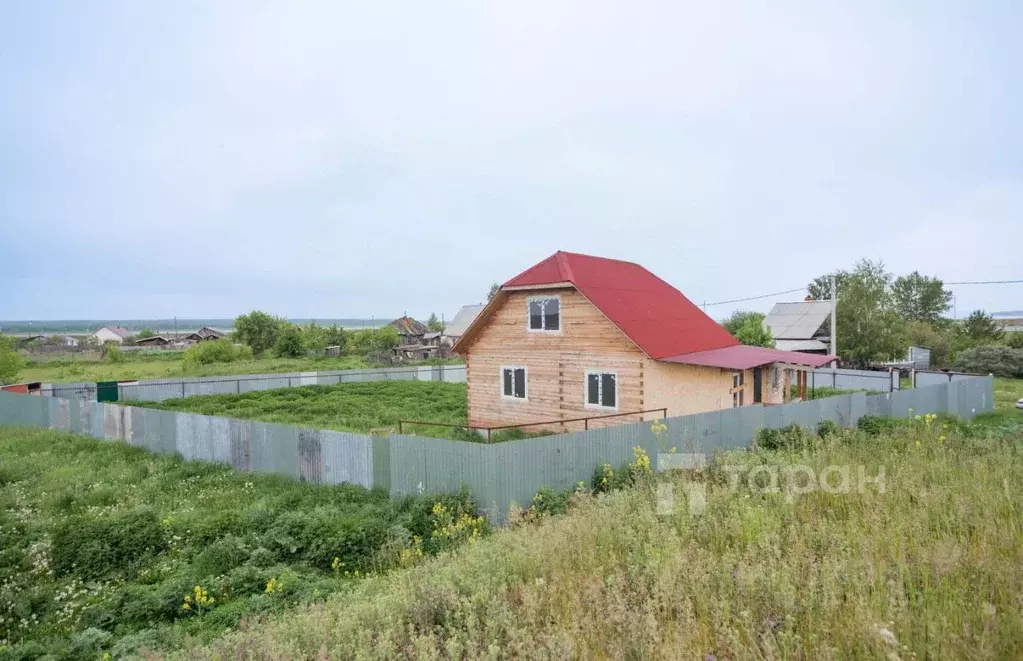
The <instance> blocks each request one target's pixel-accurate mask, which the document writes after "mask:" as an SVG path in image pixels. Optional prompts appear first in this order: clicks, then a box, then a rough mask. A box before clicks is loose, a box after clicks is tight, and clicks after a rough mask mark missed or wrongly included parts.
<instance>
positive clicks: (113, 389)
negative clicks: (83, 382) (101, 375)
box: [96, 381, 117, 402]
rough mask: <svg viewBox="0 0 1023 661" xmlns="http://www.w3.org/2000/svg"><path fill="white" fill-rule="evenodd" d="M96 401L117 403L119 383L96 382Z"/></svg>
mask: <svg viewBox="0 0 1023 661" xmlns="http://www.w3.org/2000/svg"><path fill="white" fill-rule="evenodd" d="M96 401H97V402H116V401H117V381H97V382H96Z"/></svg>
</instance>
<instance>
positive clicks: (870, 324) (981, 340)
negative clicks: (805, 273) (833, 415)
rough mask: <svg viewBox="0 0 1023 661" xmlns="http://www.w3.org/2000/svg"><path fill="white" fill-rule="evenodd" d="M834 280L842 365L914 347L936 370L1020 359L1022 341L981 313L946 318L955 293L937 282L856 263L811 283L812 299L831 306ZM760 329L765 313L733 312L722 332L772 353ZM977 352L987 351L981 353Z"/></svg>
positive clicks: (896, 354) (898, 355) (767, 333)
mask: <svg viewBox="0 0 1023 661" xmlns="http://www.w3.org/2000/svg"><path fill="white" fill-rule="evenodd" d="M832 278H834V279H835V283H836V285H837V290H838V301H837V310H838V312H837V315H836V325H837V331H838V355H839V356H840V357H841V358H842V361H843V364H846V365H851V366H857V367H864V366H867V365H869V364H871V363H877V362H883V361H890V360H900V359H903V358H904V357H905V356H906V353H907V351H908V349H909V346H910V345H911V344H915V345H922V346H926V347H928V348H930V349H931V365H932V366H934V367H940V368H950V367H958V368H960V369H964V370H966V371H996V370H991V369H985V368H986V367H990V362H991V361H990V360H985V361H983V363H981V362H980V361H978V356H979V355H980V354H984V355H994V354H991V350H990V349H989V348H991V347H995V348H999V347H1000V348H1002V349H1006V350H1008V351H1009V352H1010V354H1011V352H1014V351H1023V333H1004V332H1002V330H1001V329H1000V328H999V326H998V323H997V322H996V321H995V320H994V318H992V317H991V315H989V314H987V313H986V312H984V311H983V310H974V311H973V312H971V313H970V315H969V316H968V317H966V318H965V319H952V318H950V317H949V316H948V313H949V311H950V310H951V308H952V291H951V290H950V289H947V288H946V287H945V285H944V283H943V282H942V280H941V279H940V278H936V277H930V276H925V275H921V274H920V273H919V272H918V271H913V272H912V273H910V274H908V275H902V276H895V275H893V274H892V273H890V272H889V271H888V270H887V269H886V268H885V266H884V263H882V262H880V261H871V260H869V259H861V260H860V261H859V262H857V263H856V264H855V265H854V266H853V268H852V269H850V270H837V271H833V272H831V273H826V274H824V275H821V276H818V277H816V278H814V279H813V280H812V281H810V283H809V285H808V286H807V292H808V293H809V295H810V297H811V298H813V299H815V300H830V299H831V280H832ZM763 321H764V314H762V313H759V312H750V311H738V312H735V313H733V314H732V315H731V316H730V317H729V318H728V319H726V320H725V321H724V322H723V325H724V326H725V328H727V329H728V331H729V332H730V333H732V334H733V335H735V337H736V338H737V339H738V340H739V341H740V342H742V343H743V344H749V345H755V346H768V347H769V346H774V338H772V337H771V333H770V331H769V330H768V329H766V328H765V327H764V324H763ZM980 349H984V351H980V352H978V350H980ZM996 353H997V354H998V355H1009V354H1005V352H1004V351H1003V352H1001V353H998V352H996ZM1010 371H1011V370H1010ZM1021 375H1023V373H1021Z"/></svg>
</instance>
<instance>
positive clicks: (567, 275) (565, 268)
mask: <svg viewBox="0 0 1023 661" xmlns="http://www.w3.org/2000/svg"><path fill="white" fill-rule="evenodd" d="M570 254H572V253H568V252H565V251H563V250H559V251H558V252H556V253H554V256H555V257H556V258H557V260H558V270H559V271H561V277H562V278H564V279H565V280H566V281H567V282H573V283H574V282H575V281H574V280H573V279H572V265H571V264H570V263H569V262H568V256H569V255H570Z"/></svg>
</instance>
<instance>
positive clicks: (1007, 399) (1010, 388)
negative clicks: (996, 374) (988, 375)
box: [995, 379, 1023, 409]
mask: <svg viewBox="0 0 1023 661" xmlns="http://www.w3.org/2000/svg"><path fill="white" fill-rule="evenodd" d="M1020 398H1023V379H995V408H999V409H1015V408H1016V402H1017V401H1018V400H1019V399H1020Z"/></svg>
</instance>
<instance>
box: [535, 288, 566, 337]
mask: <svg viewBox="0 0 1023 661" xmlns="http://www.w3.org/2000/svg"><path fill="white" fill-rule="evenodd" d="M529 330H533V331H560V330H561V299H560V298H558V297H557V296H549V297H541V296H534V297H532V298H530V299H529Z"/></svg>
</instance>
